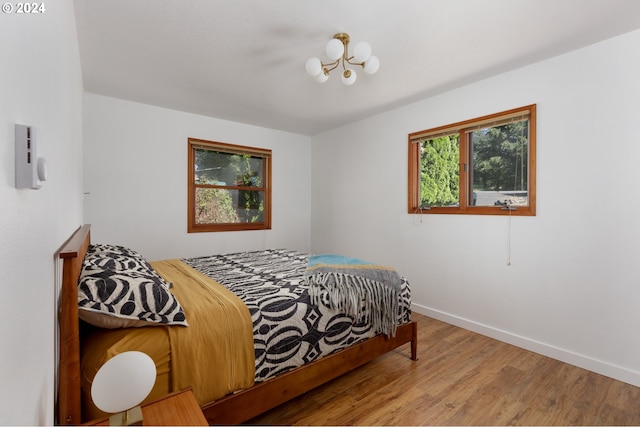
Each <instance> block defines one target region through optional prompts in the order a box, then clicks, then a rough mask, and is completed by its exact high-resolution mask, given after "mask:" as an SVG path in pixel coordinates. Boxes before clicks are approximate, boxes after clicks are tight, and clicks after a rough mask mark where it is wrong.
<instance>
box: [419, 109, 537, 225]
mask: <svg viewBox="0 0 640 427" xmlns="http://www.w3.org/2000/svg"><path fill="white" fill-rule="evenodd" d="M409 213H412V214H415V213H451V214H472V215H473V214H475V215H528V216H533V215H535V214H536V106H535V104H534V105H529V106H526V107H521V108H516V109H513V110H509V111H504V112H502V113H497V114H492V115H489V116H484V117H479V118H477V119H473V120H467V121H464V122H460V123H454V124H451V125H447V126H441V127H438V128H434V129H428V130H424V131H420V132H414V133H411V134H409Z"/></svg>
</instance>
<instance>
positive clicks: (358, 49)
mask: <svg viewBox="0 0 640 427" xmlns="http://www.w3.org/2000/svg"><path fill="white" fill-rule="evenodd" d="M370 57H371V45H370V44H369V43H367V42H358V43H357V44H356V45H355V47H354V48H353V60H354V61H355V62H365V61H366V60H367V59H369V58H370Z"/></svg>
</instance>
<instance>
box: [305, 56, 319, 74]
mask: <svg viewBox="0 0 640 427" xmlns="http://www.w3.org/2000/svg"><path fill="white" fill-rule="evenodd" d="M304 68H305V69H306V70H307V74H309V75H310V76H311V77H315V76H317V75H318V74H320V73H322V63H321V62H320V60H319V59H318V58H309V59H307V63H306V64H305V66H304Z"/></svg>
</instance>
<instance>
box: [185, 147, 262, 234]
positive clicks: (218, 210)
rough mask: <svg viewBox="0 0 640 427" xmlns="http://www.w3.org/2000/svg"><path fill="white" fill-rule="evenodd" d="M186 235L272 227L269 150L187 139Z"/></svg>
mask: <svg viewBox="0 0 640 427" xmlns="http://www.w3.org/2000/svg"><path fill="white" fill-rule="evenodd" d="M188 145H189V155H188V159H189V160H188V163H189V165H188V171H189V172H188V173H189V181H188V183H189V184H188V193H189V200H188V216H189V217H188V221H187V223H188V224H187V231H188V232H189V233H196V232H202V231H238V230H266V229H270V228H271V150H266V149H262V148H252V147H243V146H239V145H232V144H223V143H221V142H213V141H204V140H201V139H193V138H189V140H188Z"/></svg>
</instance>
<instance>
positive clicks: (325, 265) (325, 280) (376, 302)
mask: <svg viewBox="0 0 640 427" xmlns="http://www.w3.org/2000/svg"><path fill="white" fill-rule="evenodd" d="M305 280H306V281H307V283H308V285H309V294H310V295H311V302H312V303H313V304H323V305H325V306H327V307H329V308H332V309H334V310H337V311H339V312H341V313H344V314H346V315H349V316H351V317H353V318H354V319H356V320H357V321H367V322H370V323H371V324H372V327H373V329H374V330H375V331H376V332H379V333H384V334H387V335H392V336H395V333H396V328H397V327H398V305H399V294H400V285H401V278H400V275H399V274H398V273H397V272H396V271H395V270H394V269H393V268H390V267H385V266H382V265H378V264H373V263H370V262H367V261H363V260H360V259H357V258H349V257H345V256H341V255H312V256H310V257H309V263H308V265H307V270H306V272H305Z"/></svg>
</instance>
